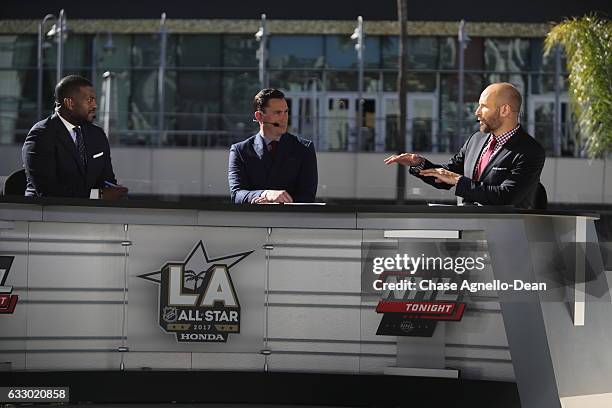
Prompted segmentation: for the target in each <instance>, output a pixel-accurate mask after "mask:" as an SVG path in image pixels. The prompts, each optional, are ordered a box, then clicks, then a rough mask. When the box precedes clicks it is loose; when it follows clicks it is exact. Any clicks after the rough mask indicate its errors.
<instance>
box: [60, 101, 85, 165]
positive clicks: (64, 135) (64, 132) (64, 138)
mask: <svg viewBox="0 0 612 408" xmlns="http://www.w3.org/2000/svg"><path fill="white" fill-rule="evenodd" d="M53 119H54V120H55V123H56V125H57V133H56V134H57V138H58V139H59V140H60V142H62V144H63V145H64V147H65V148H66V150H68V151H69V152H70V154H71V156H72V158H73V159H74V161H75V162H76V164H77V166H78V167H79V171H80V172H81V175H83V177H85V168H84V167H83V163H82V162H81V158H80V157H79V152H77V149H76V146H75V144H74V142H73V141H72V137H70V133H68V129H66V126H64V122H62V120H61V119H60V117H59V116H58V115H57V113H56V114H54V115H53ZM83 139H85V136H83Z"/></svg>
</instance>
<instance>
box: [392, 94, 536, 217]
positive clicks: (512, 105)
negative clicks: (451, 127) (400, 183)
mask: <svg viewBox="0 0 612 408" xmlns="http://www.w3.org/2000/svg"><path fill="white" fill-rule="evenodd" d="M521 103H522V98H521V94H520V93H519V91H518V90H517V89H516V88H515V87H514V86H513V85H512V84H509V83H496V84H492V85H489V86H488V87H487V88H486V89H485V90H484V91H483V92H482V94H481V95H480V100H479V101H478V109H476V117H477V118H478V121H479V123H480V131H479V132H476V133H474V134H473V135H472V136H471V137H470V138H469V139H468V140H467V141H466V142H465V144H464V145H463V147H462V148H461V150H460V151H459V153H457V154H456V155H455V156H453V157H452V158H451V159H450V160H449V161H448V163H446V164H445V165H439V164H433V163H431V162H430V161H429V160H427V159H425V158H424V157H421V156H419V155H418V154H414V153H403V154H400V155H394V156H390V157H387V158H386V159H385V163H386V164H390V163H400V164H403V165H406V166H411V167H410V173H411V174H413V175H414V176H416V177H419V178H420V179H422V180H423V181H425V182H426V183H428V184H431V185H433V186H434V187H437V188H443V189H450V188H452V187H455V195H457V196H459V197H463V199H464V202H467V203H479V204H482V205H513V206H515V207H519V208H534V205H535V203H536V191H537V189H538V184H539V181H540V173H541V172H542V168H543V167H544V159H545V153H544V149H543V148H542V146H541V145H540V144H539V143H538V142H537V141H536V140H535V139H534V138H532V137H531V136H529V135H528V134H527V132H525V131H524V130H523V128H522V127H521V126H520V125H519V120H518V119H519V112H520V110H521Z"/></svg>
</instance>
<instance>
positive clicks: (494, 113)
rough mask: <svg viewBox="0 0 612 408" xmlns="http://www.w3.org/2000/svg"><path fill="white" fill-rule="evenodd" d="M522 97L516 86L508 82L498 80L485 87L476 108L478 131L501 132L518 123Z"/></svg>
mask: <svg viewBox="0 0 612 408" xmlns="http://www.w3.org/2000/svg"><path fill="white" fill-rule="evenodd" d="M522 102H523V98H522V97H521V93H520V92H519V91H518V89H516V87H515V86H514V85H512V84H510V83H508V82H498V83H496V84H491V85H489V86H487V87H486V89H485V90H484V91H482V94H480V100H479V101H478V109H476V112H475V114H476V118H477V119H478V122H479V123H480V131H481V132H484V133H490V132H492V133H494V134H501V133H504V132H506V131H509V130H511V129H513V128H514V127H515V126H516V125H517V124H518V123H519V120H518V119H519V113H520V111H521V104H522Z"/></svg>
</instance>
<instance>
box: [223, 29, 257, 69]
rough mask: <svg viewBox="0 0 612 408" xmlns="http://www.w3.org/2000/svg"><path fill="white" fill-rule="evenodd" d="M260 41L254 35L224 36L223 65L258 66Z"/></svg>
mask: <svg viewBox="0 0 612 408" xmlns="http://www.w3.org/2000/svg"><path fill="white" fill-rule="evenodd" d="M258 49H259V43H258V42H257V41H256V40H255V36H254V35H233V34H227V35H224V36H223V66H225V67H257V64H258V60H257V57H256V53H257V50H258Z"/></svg>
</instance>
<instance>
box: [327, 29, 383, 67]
mask: <svg viewBox="0 0 612 408" xmlns="http://www.w3.org/2000/svg"><path fill="white" fill-rule="evenodd" d="M363 57H364V67H366V68H378V67H379V65H380V39H379V37H378V36H370V37H368V36H366V38H365V50H364V56H363ZM325 65H326V66H327V67H330V68H357V51H356V50H355V41H353V40H351V38H350V36H348V35H328V36H325Z"/></svg>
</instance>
